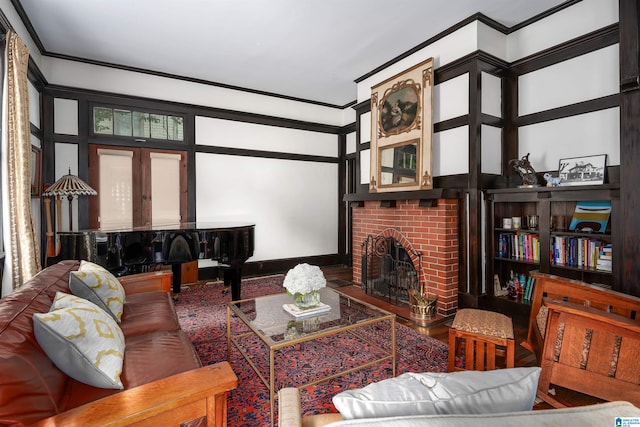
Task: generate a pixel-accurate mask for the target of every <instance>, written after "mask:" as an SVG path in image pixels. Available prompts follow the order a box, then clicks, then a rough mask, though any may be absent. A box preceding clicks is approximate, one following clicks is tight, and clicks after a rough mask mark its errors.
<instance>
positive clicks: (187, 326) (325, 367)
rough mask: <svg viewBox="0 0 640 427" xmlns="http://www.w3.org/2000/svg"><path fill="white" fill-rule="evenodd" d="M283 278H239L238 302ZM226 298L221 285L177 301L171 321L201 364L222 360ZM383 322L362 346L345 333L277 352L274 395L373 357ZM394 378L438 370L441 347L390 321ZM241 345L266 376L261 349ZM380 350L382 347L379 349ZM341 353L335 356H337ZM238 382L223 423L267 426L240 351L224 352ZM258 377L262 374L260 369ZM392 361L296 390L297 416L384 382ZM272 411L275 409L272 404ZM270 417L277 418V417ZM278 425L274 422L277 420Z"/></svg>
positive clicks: (384, 333)
mask: <svg viewBox="0 0 640 427" xmlns="http://www.w3.org/2000/svg"><path fill="white" fill-rule="evenodd" d="M283 279H284V276H282V275H277V276H269V277H261V278H254V279H243V280H242V298H243V299H246V298H253V297H257V296H261V295H269V294H274V293H279V292H283V290H284V288H283V287H282V281H283ZM230 300H231V293H230V292H225V290H224V287H223V284H222V283H221V282H212V283H207V284H206V285H193V286H190V287H183V288H182V291H181V296H180V299H179V301H177V302H176V310H177V312H178V319H179V320H180V325H181V327H182V329H183V330H184V331H185V332H186V333H187V334H188V335H189V337H190V338H191V341H192V342H193V345H194V347H195V349H196V351H197V352H198V355H199V356H200V359H201V360H202V363H203V364H204V365H208V364H211V363H216V362H220V361H224V360H227V310H226V304H227V302H229V301H230ZM242 327H243V325H242V323H241V322H240V320H238V319H232V328H234V330H236V329H235V328H242ZM389 328H390V323H389V322H387V323H377V324H374V325H371V326H370V327H368V328H367V329H366V330H364V331H363V335H365V337H364V338H366V339H365V340H360V339H356V338H354V337H353V336H352V335H351V334H338V335H336V336H331V337H327V338H324V339H318V340H314V341H311V342H307V343H302V344H299V345H296V346H294V347H290V348H288V349H287V350H282V351H281V352H279V353H278V357H277V358H276V368H275V369H276V372H281V373H283V374H282V375H280V376H278V375H276V389H279V388H282V387H285V386H288V385H292V384H295V383H304V382H307V381H308V380H307V379H311V378H313V375H314V374H317V373H318V372H323V373H325V374H326V373H330V371H331V369H333V367H335V366H341V367H343V368H344V367H351V366H356V365H358V364H360V363H361V362H363V361H365V360H367V359H368V360H370V359H371V358H372V357H373V356H374V355H375V354H376V352H377V351H378V350H377V349H376V348H375V347H374V346H372V345H371V342H373V343H378V342H379V343H380V344H381V345H382V346H383V347H384V345H385V344H384V342H382V341H381V340H387V339H388V337H389V336H390V332H389ZM396 340H397V349H396V374H397V375H399V374H401V373H404V372H410V371H411V372H427V371H430V372H445V371H446V369H447V345H446V344H445V343H443V342H441V341H438V340H436V339H433V338H430V337H427V336H425V335H422V334H420V333H418V332H416V331H414V330H413V329H411V328H409V327H406V326H404V325H401V324H399V323H397V322H396ZM243 346H245V348H247V349H248V351H249V352H250V354H252V355H264V356H265V357H264V358H263V359H258V360H257V364H258V366H259V367H260V370H261V371H263V370H266V372H268V351H267V350H266V348H265V347H264V346H263V345H262V343H261V342H260V341H259V340H258V339H252V338H251V337H249V338H248V339H247V340H246V341H245V342H243ZM385 348H386V347H385ZM336 349H340V351H336ZM229 362H230V364H231V366H232V368H233V370H234V372H235V373H236V375H237V376H238V388H237V389H235V390H233V391H232V392H231V393H230V396H229V401H228V425H229V426H230V427H245V426H246V427H250V426H251V427H253V426H268V425H269V417H270V415H269V391H268V390H267V388H266V387H265V386H264V384H263V383H262V381H261V380H260V378H259V377H258V375H257V374H256V373H255V372H254V371H253V370H252V369H251V367H250V366H249V364H248V363H247V362H246V361H245V360H244V358H243V357H242V355H241V354H240V352H239V351H237V350H236V349H235V348H234V349H233V350H232V352H231V360H230V361H229ZM263 372H264V371H263ZM391 375H392V370H391V363H390V362H385V363H379V364H376V365H374V366H372V367H370V368H366V369H363V370H361V371H356V372H354V373H351V374H348V375H344V376H340V377H338V378H335V379H332V380H329V381H326V382H322V383H319V384H317V385H313V386H309V387H306V388H304V389H303V390H302V393H301V399H302V412H303V414H305V415H309V414H316V413H326V412H336V410H335V408H334V406H333V404H332V402H331V397H332V396H333V395H335V394H336V393H338V392H340V391H342V390H346V389H350V388H358V387H363V386H365V385H367V384H369V383H371V382H374V381H379V380H382V379H385V378H390V377H391ZM276 410H277V405H276ZM276 417H277V413H276ZM276 420H277V418H276Z"/></svg>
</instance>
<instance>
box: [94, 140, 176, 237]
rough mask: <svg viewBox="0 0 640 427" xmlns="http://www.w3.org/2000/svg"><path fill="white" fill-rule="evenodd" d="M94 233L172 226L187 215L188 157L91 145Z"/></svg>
mask: <svg viewBox="0 0 640 427" xmlns="http://www.w3.org/2000/svg"><path fill="white" fill-rule="evenodd" d="M89 185H91V186H92V187H93V188H95V189H96V191H97V192H98V196H97V197H91V198H89V216H90V218H89V225H90V227H91V228H92V229H103V230H114V229H128V228H138V227H147V228H148V227H158V226H174V225H177V224H179V223H180V222H182V221H183V219H184V218H186V217H187V153H186V152H185V151H173V150H156V149H148V148H138V147H121V146H111V145H108V146H107V145H97V144H90V145H89Z"/></svg>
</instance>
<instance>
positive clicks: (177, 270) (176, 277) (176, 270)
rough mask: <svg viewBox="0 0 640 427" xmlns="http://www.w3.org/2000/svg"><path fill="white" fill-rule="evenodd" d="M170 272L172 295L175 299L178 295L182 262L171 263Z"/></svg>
mask: <svg viewBox="0 0 640 427" xmlns="http://www.w3.org/2000/svg"><path fill="white" fill-rule="evenodd" d="M171 272H172V273H173V284H172V290H173V297H174V298H176V299H177V297H178V295H180V285H181V282H182V264H171Z"/></svg>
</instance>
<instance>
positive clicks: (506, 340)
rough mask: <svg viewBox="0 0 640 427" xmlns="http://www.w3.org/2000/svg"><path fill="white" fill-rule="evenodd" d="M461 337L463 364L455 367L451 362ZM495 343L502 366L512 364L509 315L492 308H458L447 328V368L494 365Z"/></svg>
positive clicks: (484, 369)
mask: <svg viewBox="0 0 640 427" xmlns="http://www.w3.org/2000/svg"><path fill="white" fill-rule="evenodd" d="M463 341H464V356H465V357H464V360H465V362H464V365H465V366H464V368H459V367H456V366H455V362H456V355H457V351H458V349H459V346H460V344H461V343H462V342H463ZM496 346H499V347H500V349H499V352H502V353H504V355H505V364H506V366H505V367H506V368H513V366H514V359H515V346H514V340H513V323H512V321H511V318H509V317H508V316H505V315H504V314H500V313H495V312H493V311H486V310H476V309H472V308H465V309H462V310H459V311H458V312H457V313H456V317H455V318H454V319H453V324H452V325H451V328H450V329H449V372H453V371H463V370H476V371H487V370H493V369H496ZM505 349H506V352H505V351H504V350H505Z"/></svg>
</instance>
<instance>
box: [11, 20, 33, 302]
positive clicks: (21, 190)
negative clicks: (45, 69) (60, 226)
mask: <svg viewBox="0 0 640 427" xmlns="http://www.w3.org/2000/svg"><path fill="white" fill-rule="evenodd" d="M5 51H6V53H5V64H6V73H5V81H4V91H3V93H4V96H3V98H4V99H3V101H4V123H5V125H4V129H5V132H3V136H2V153H3V160H4V162H3V165H2V169H3V174H2V177H3V191H2V193H3V203H2V205H3V223H4V247H5V269H4V274H3V280H2V282H3V286H2V291H3V292H2V293H3V294H5V293H8V292H9V291H10V290H12V289H15V288H17V287H19V286H21V285H22V284H23V283H24V282H25V281H27V280H29V279H30V278H31V277H32V276H34V275H35V274H36V273H37V272H38V271H40V268H41V267H40V251H39V248H38V240H37V237H36V231H35V230H36V229H35V225H34V222H33V216H32V213H31V131H30V124H29V93H28V82H27V67H28V64H29V49H28V48H27V47H26V46H25V44H24V43H23V42H22V40H21V39H20V37H19V36H18V35H17V34H16V33H15V32H14V31H12V30H9V31H8V32H7V38H6V49H5Z"/></svg>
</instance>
